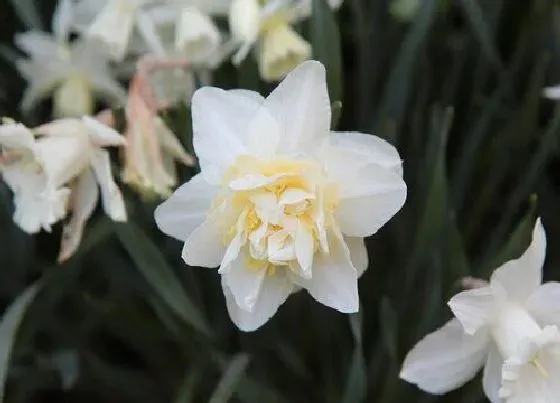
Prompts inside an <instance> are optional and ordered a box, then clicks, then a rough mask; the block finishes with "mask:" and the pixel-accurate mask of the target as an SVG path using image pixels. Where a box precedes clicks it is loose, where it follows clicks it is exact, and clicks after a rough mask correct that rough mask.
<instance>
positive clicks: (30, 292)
mask: <svg viewBox="0 0 560 403" xmlns="http://www.w3.org/2000/svg"><path fill="white" fill-rule="evenodd" d="M41 285H42V283H40V282H36V283H34V284H32V285H30V286H29V287H27V288H26V289H25V291H24V292H23V293H21V294H20V295H19V296H18V297H17V298H16V299H15V300H14V302H12V305H10V306H9V307H8V309H7V310H6V312H5V313H4V316H3V317H2V320H1V321H0V402H3V401H4V389H5V387H6V378H7V376H8V368H9V365H10V357H11V355H12V348H13V346H14V343H15V341H16V336H17V332H18V329H19V326H20V324H21V322H22V320H23V317H24V316H25V313H26V312H27V308H28V307H29V305H30V304H31V303H32V302H33V300H34V298H35V296H36V295H37V292H38V291H39V290H40V289H41Z"/></svg>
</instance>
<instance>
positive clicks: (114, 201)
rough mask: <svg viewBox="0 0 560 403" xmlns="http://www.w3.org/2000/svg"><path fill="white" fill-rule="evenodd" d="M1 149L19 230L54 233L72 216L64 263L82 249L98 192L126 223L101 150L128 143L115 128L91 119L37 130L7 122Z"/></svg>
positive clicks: (1, 132) (1, 162)
mask: <svg viewBox="0 0 560 403" xmlns="http://www.w3.org/2000/svg"><path fill="white" fill-rule="evenodd" d="M34 136H37V138H34ZM18 137H19V138H18ZM0 145H1V146H2V159H1V160H0V168H1V169H2V175H3V177H4V180H5V181H6V183H7V184H8V185H9V186H10V188H11V189H12V191H13V192H14V203H15V213H14V221H15V222H16V224H18V226H20V227H21V228H22V229H23V230H24V231H26V232H29V233H35V232H38V231H39V230H40V229H41V228H43V229H45V230H50V226H51V225H52V224H54V223H55V222H57V221H59V220H60V219H62V218H64V217H65V216H66V214H67V212H68V211H69V210H71V211H72V217H71V219H70V220H69V222H68V223H67V224H66V225H65V228H64V233H63V240H62V247H61V252H60V256H59V260H66V259H67V258H68V257H70V256H71V255H72V253H73V252H74V251H75V250H76V248H77V247H78V245H79V241H80V239H81V234H82V230H83V227H84V225H85V222H86V221H87V219H88V218H89V216H90V215H91V214H92V213H93V209H94V208H95V205H96V203H97V199H98V196H99V188H100V189H101V199H102V204H103V208H104V210H105V212H106V213H107V214H108V215H109V217H111V218H112V219H113V220H116V221H124V220H126V211H125V206H124V201H123V199H122V196H121V194H120V191H119V189H118V187H117V185H116V184H115V182H114V180H113V178H112V174H111V166H110V161H109V154H108V153H107V151H106V150H104V149H103V148H102V147H106V146H122V145H124V140H123V138H122V137H121V136H120V135H119V134H118V133H116V132H114V131H113V130H112V129H110V128H108V127H106V126H104V125H102V124H101V123H99V122H97V121H96V120H94V119H92V118H89V117H83V118H81V119H61V120H57V121H53V122H51V123H48V124H45V125H43V126H40V127H37V128H35V129H33V130H32V131H31V130H29V129H26V128H25V127H24V126H23V125H20V124H16V123H12V122H7V123H5V124H4V125H2V126H0Z"/></svg>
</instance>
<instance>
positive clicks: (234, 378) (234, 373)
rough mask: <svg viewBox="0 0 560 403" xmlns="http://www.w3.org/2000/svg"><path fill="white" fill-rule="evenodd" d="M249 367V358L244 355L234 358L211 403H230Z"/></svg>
mask: <svg viewBox="0 0 560 403" xmlns="http://www.w3.org/2000/svg"><path fill="white" fill-rule="evenodd" d="M248 365H249V356H248V355H247V354H244V353H240V354H237V355H236V356H234V357H233V358H232V359H231V361H230V362H229V364H228V366H227V367H226V369H225V371H224V374H223V376H222V379H221V380H220V383H218V386H217V387H216V389H215V390H214V393H213V394H212V397H211V398H210V403H226V402H229V401H230V399H231V397H232V396H233V394H234V393H235V389H236V386H237V385H238V384H239V382H240V381H241V379H242V378H243V376H244V375H245V372H246V371H247V366H248Z"/></svg>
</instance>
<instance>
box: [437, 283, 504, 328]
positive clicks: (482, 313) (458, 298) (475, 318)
mask: <svg viewBox="0 0 560 403" xmlns="http://www.w3.org/2000/svg"><path fill="white" fill-rule="evenodd" d="M448 305H449V307H450V308H451V310H452V311H453V314H454V315H455V317H456V318H457V319H458V320H459V322H461V324H462V325H463V327H464V329H465V332H466V333H468V334H474V333H475V332H476V331H478V330H479V329H480V328H482V327H485V326H488V325H489V324H491V322H492V320H493V319H494V318H495V316H496V314H498V309H499V307H498V304H497V301H496V298H495V296H494V293H493V292H492V287H482V288H475V289H473V290H467V291H463V292H461V293H459V294H457V295H455V296H454V297H453V298H451V300H450V301H449V303H448Z"/></svg>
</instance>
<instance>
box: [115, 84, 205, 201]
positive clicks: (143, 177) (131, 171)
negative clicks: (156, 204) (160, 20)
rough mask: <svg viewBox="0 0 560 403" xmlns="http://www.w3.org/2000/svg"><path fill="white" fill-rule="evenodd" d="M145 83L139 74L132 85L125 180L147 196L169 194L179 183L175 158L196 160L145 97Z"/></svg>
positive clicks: (128, 103)
mask: <svg viewBox="0 0 560 403" xmlns="http://www.w3.org/2000/svg"><path fill="white" fill-rule="evenodd" d="M142 83H143V79H142V77H140V76H135V77H134V78H133V79H132V81H131V84H130V89H129V97H128V102H127V105H126V121H127V127H126V131H125V138H126V139H127V147H126V149H125V157H124V169H123V181H124V182H125V183H127V184H129V185H131V186H132V187H133V188H134V189H135V190H136V191H138V192H139V193H140V194H141V195H143V196H145V197H151V196H154V195H155V196H161V197H167V196H169V195H170V194H171V189H172V188H173V187H174V186H175V185H176V184H177V173H176V169H175V161H177V162H180V163H182V164H184V165H188V166H192V165H194V164H195V161H194V159H193V157H191V156H190V155H189V154H187V152H186V151H185V150H184V148H183V146H182V145H181V143H180V142H179V141H178V140H177V138H176V137H175V135H174V134H173V132H172V131H171V129H169V127H167V125H166V124H165V122H164V121H163V119H162V118H161V117H160V116H158V114H157V111H156V110H154V109H153V108H151V107H150V105H148V103H147V102H146V101H145V99H144V97H143V95H144V94H143V92H144V91H143V89H144V87H143V86H142Z"/></svg>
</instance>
